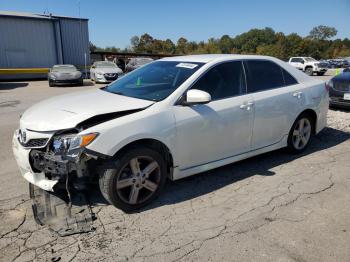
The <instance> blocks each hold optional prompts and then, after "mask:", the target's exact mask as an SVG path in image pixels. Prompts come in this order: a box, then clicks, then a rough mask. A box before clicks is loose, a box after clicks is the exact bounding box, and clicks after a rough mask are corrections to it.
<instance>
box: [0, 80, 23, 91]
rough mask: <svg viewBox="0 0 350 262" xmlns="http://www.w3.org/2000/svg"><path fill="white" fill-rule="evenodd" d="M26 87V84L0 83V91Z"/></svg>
mask: <svg viewBox="0 0 350 262" xmlns="http://www.w3.org/2000/svg"><path fill="white" fill-rule="evenodd" d="M26 86H28V83H27V82H0V91H3V90H12V89H16V88H22V87H26Z"/></svg>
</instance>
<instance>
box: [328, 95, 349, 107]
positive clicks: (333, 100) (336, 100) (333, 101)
mask: <svg viewBox="0 0 350 262" xmlns="http://www.w3.org/2000/svg"><path fill="white" fill-rule="evenodd" d="M329 104H330V105H332V106H341V107H347V108H350V100H344V99H342V98H340V97H330V99H329Z"/></svg>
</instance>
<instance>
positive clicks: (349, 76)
mask: <svg viewBox="0 0 350 262" xmlns="http://www.w3.org/2000/svg"><path fill="white" fill-rule="evenodd" d="M332 80H333V81H339V82H349V83H350V72H343V73H341V74H339V75H337V76H335V77H333V78H332Z"/></svg>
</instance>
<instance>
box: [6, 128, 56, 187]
mask: <svg viewBox="0 0 350 262" xmlns="http://www.w3.org/2000/svg"><path fill="white" fill-rule="evenodd" d="M12 150H13V154H14V156H15V159H16V162H17V165H18V167H19V170H20V173H21V175H22V176H23V178H24V179H25V180H27V181H28V182H29V183H31V184H33V185H36V186H38V187H40V188H41V189H44V190H46V191H54V189H53V188H54V186H55V185H56V184H57V183H58V180H49V179H47V178H46V177H45V174H44V173H35V172H33V170H32V168H31V165H30V163H29V153H30V150H31V149H25V148H23V147H22V146H21V144H20V143H19V142H18V139H17V135H16V133H15V134H14V135H13V139H12Z"/></svg>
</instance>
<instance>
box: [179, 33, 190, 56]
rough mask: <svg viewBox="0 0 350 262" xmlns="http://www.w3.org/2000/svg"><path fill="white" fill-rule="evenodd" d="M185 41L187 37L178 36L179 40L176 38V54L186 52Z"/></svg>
mask: <svg viewBox="0 0 350 262" xmlns="http://www.w3.org/2000/svg"><path fill="white" fill-rule="evenodd" d="M187 42H188V41H187V39H186V38H184V37H180V38H179V40H177V45H176V52H177V53H178V54H186V45H187Z"/></svg>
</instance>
